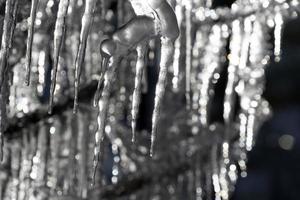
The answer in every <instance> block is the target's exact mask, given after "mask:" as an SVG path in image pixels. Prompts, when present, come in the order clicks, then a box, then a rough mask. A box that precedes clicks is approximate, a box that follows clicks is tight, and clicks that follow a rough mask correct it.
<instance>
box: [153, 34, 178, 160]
mask: <svg viewBox="0 0 300 200" xmlns="http://www.w3.org/2000/svg"><path fill="white" fill-rule="evenodd" d="M161 44H162V46H161V60H160V65H159V66H160V71H159V77H158V82H157V84H156V90H155V99H154V102H155V103H154V110H153V116H152V133H151V148H150V156H153V148H154V143H155V140H156V134H157V126H158V121H159V118H160V109H161V104H162V100H163V95H164V93H165V87H166V86H165V85H166V77H167V70H168V67H169V65H170V64H171V62H172V59H173V52H174V45H173V44H172V41H171V40H169V39H167V38H164V37H162V38H161Z"/></svg>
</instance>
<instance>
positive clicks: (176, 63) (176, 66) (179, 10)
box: [172, 0, 183, 91]
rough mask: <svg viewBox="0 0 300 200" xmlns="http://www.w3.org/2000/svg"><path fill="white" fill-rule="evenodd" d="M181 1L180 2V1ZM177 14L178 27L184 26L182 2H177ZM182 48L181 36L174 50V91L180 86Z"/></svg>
mask: <svg viewBox="0 0 300 200" xmlns="http://www.w3.org/2000/svg"><path fill="white" fill-rule="evenodd" d="M178 1H179V0H178ZM175 14H176V17H177V22H178V27H181V24H182V18H183V14H182V6H181V5H180V2H177V5H176V7H175ZM180 48H181V36H180V35H179V37H178V38H177V39H176V41H175V50H174V58H173V79H172V84H173V89H174V91H177V90H178V89H179V88H178V86H179V85H178V84H179V65H180V54H181V51H180Z"/></svg>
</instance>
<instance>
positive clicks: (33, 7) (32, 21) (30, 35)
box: [25, 0, 39, 85]
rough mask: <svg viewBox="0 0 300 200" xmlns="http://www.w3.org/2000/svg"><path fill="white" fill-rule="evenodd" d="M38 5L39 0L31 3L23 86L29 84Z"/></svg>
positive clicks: (33, 0)
mask: <svg viewBox="0 0 300 200" xmlns="http://www.w3.org/2000/svg"><path fill="white" fill-rule="evenodd" d="M38 3H39V0H32V1H31V10H30V17H29V19H28V37H27V47H26V60H25V68H26V76H25V84H26V85H29V84H30V73H31V66H30V65H31V54H32V43H33V35H34V25H35V19H36V11H37V7H38Z"/></svg>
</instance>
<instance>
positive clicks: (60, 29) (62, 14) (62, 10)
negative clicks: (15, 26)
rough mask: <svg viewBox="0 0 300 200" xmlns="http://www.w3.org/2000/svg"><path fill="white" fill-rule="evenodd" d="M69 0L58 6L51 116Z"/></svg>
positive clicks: (50, 104)
mask: <svg viewBox="0 0 300 200" xmlns="http://www.w3.org/2000/svg"><path fill="white" fill-rule="evenodd" d="M68 7H69V0H61V1H60V2H59V6H58V12H57V19H56V23H55V30H54V45H53V46H54V53H53V63H54V64H53V69H52V75H51V88H50V102H49V110H48V112H49V113H50V114H51V113H52V109H53V101H54V92H55V87H56V76H57V68H58V61H59V55H60V51H61V46H62V43H63V38H64V32H65V24H66V21H65V18H66V15H67V12H68Z"/></svg>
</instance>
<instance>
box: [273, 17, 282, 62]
mask: <svg viewBox="0 0 300 200" xmlns="http://www.w3.org/2000/svg"><path fill="white" fill-rule="evenodd" d="M274 20H275V28H274V56H275V61H276V62H279V61H280V57H281V36H282V28H283V17H282V14H281V13H280V12H279V11H277V13H276V14H275V18H274Z"/></svg>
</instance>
